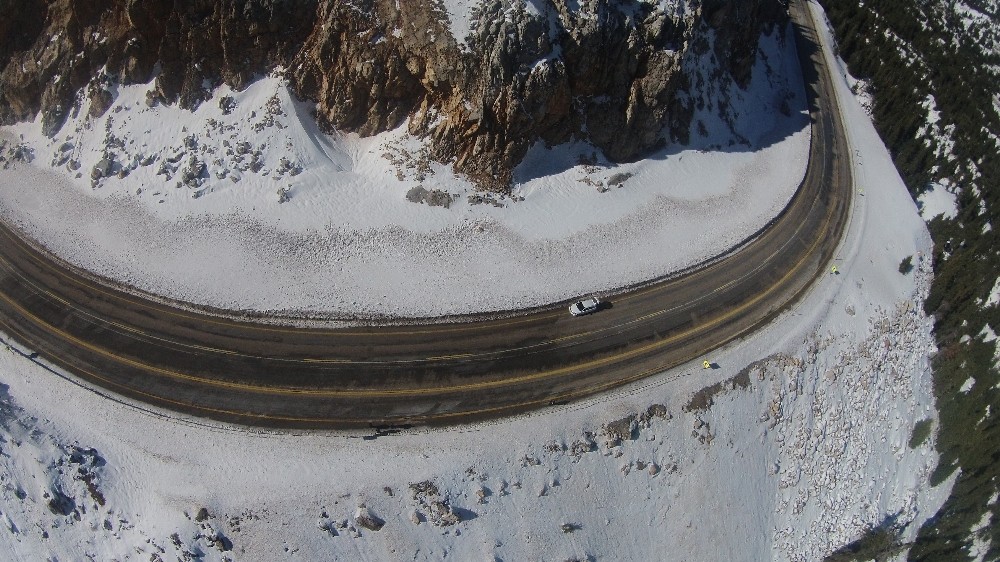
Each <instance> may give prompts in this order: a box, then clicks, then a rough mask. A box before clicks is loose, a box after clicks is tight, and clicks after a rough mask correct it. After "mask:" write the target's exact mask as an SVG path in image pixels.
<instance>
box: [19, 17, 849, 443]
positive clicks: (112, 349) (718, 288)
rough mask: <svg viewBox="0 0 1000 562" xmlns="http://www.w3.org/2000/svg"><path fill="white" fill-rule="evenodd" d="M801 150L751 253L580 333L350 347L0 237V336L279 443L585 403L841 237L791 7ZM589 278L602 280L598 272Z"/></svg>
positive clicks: (720, 332)
mask: <svg viewBox="0 0 1000 562" xmlns="http://www.w3.org/2000/svg"><path fill="white" fill-rule="evenodd" d="M791 9H792V12H793V20H794V21H795V22H796V30H797V32H796V35H797V41H798V43H799V51H800V59H801V61H802V67H803V74H804V77H805V80H806V85H807V88H806V89H807V90H808V98H809V105H810V114H811V117H812V143H811V148H810V159H809V164H808V169H807V171H806V175H805V178H804V180H803V183H802V185H801V186H800V188H799V190H798V191H797V193H796V195H795V196H794V198H793V199H792V201H791V202H790V203H789V205H788V207H787V208H786V209H785V210H784V211H783V212H782V214H781V215H779V216H778V217H776V218H775V220H774V221H772V222H771V224H769V225H768V226H767V227H766V228H765V229H764V230H762V231H761V232H759V233H758V234H757V235H756V236H755V237H754V238H753V239H752V240H750V241H748V242H747V243H745V244H744V245H742V246H741V247H740V248H739V249H737V250H734V251H733V252H731V253H730V254H729V255H727V256H723V257H721V258H719V259H716V260H713V261H712V262H711V263H708V264H705V265H704V266H703V267H700V268H697V269H695V270H693V271H689V272H686V273H685V274H683V275H680V276H677V277H675V278H671V279H667V280H664V281H661V282H658V283H655V284H651V285H649V286H646V287H643V288H640V289H636V290H632V291H630V292H626V293H624V294H621V295H617V296H615V297H614V298H613V306H611V307H610V308H607V309H605V310H602V311H600V312H598V313H596V314H593V315H590V316H586V317H580V318H573V317H571V316H570V315H569V314H568V313H567V311H566V308H565V304H562V303H560V304H558V305H553V307H551V308H549V309H545V310H540V311H534V312H531V313H529V314H526V315H521V316H513V317H511V318H506V319H493V320H483V319H480V318H465V319H461V318H460V319H457V321H454V320H455V319H449V322H448V323H441V322H439V323H433V322H425V323H418V322H413V323H407V324H406V325H394V326H368V327H359V328H345V329H318V328H296V327H287V326H276V325H269V324H263V323H255V322H249V321H240V320H236V319H231V318H228V317H226V316H223V315H215V314H211V313H210V311H205V312H199V311H192V310H191V309H190V308H181V307H176V306H171V305H169V304H166V303H164V302H163V301H162V300H161V299H155V298H152V297H148V298H147V297H144V296H142V295H141V294H140V293H138V292H136V291H125V290H122V289H121V288H118V287H116V286H115V285H114V284H113V283H110V282H105V281H102V280H99V279H96V278H95V277H94V276H92V275H90V274H87V273H86V272H83V271H80V270H78V269H76V268H74V267H73V266H71V265H69V264H67V263H65V262H63V261H62V260H60V259H58V258H57V257H55V256H53V255H51V254H49V253H47V252H46V251H44V250H43V249H40V248H39V247H37V245H35V244H32V243H30V241H27V240H25V239H24V238H23V237H22V235H21V234H20V233H18V232H16V231H15V230H14V229H12V228H11V227H9V226H8V225H5V224H0V329H2V330H3V331H5V332H6V333H8V334H10V335H11V336H12V337H13V338H14V339H16V340H17V341H19V342H21V343H22V344H23V345H25V346H27V347H28V348H30V349H33V350H36V351H37V352H38V354H39V355H40V356H41V357H42V358H44V359H45V360H46V361H47V362H49V363H51V364H52V365H55V366H57V367H59V368H61V369H63V370H65V371H67V372H69V373H71V374H73V375H75V376H77V377H79V378H81V379H84V380H85V381H88V382H89V383H92V384H94V385H98V386H100V387H104V388H106V389H108V390H111V391H113V392H115V393H118V394H121V395H124V396H126V397H129V398H133V399H137V400H140V401H144V402H148V403H151V404H154V405H157V406H161V407H164V408H168V409H172V410H176V411H180V412H185V413H189V414H193V415H196V416H202V417H209V418H214V419H217V420H222V421H226V422H235V423H239V424H245V425H253V426H273V427H301V428H328V427H365V426H373V425H374V426H387V425H401V424H447V423H459V422H464V421H468V420H473V419H483V418H489V417H497V416H502V415H507V414H510V413H514V412H519V411H525V410H529V409H532V408H536V407H539V406H542V405H545V404H549V403H552V402H553V401H556V402H559V401H565V400H571V399H574V398H578V397H582V396H586V395H591V394H594V393H597V392H601V391H603V390H606V389H609V388H613V387H615V386H619V385H622V384H625V383H628V382H631V381H636V380H638V379H641V378H643V377H646V376H648V375H651V374H654V373H659V372H662V371H665V370H667V369H669V368H671V367H674V366H677V365H680V364H682V363H684V362H687V361H690V360H691V359H693V358H696V357H699V356H701V355H702V354H704V353H705V352H707V351H709V350H711V349H714V348H716V347H718V346H720V345H722V344H724V343H726V342H729V341H732V340H733V339H735V338H739V337H742V336H745V335H747V334H749V333H751V332H752V331H754V330H756V329H758V328H760V327H761V326H763V325H764V324H766V323H767V322H769V321H770V320H772V319H773V318H774V317H775V316H776V315H777V314H778V313H779V312H781V311H782V310H784V309H785V308H787V307H788V306H789V305H790V304H792V303H793V302H795V301H796V300H797V299H798V297H799V296H801V295H802V294H803V292H804V291H805V290H806V289H807V288H808V287H809V285H810V284H811V283H812V282H813V281H814V280H815V279H816V278H817V277H818V276H820V275H823V274H825V272H826V266H827V264H828V262H829V261H830V260H831V258H832V256H833V253H834V251H835V249H836V247H837V245H838V243H839V241H840V238H841V235H842V234H843V231H844V229H845V225H846V223H847V217H848V214H849V205H850V200H851V199H850V198H851V192H852V190H853V188H852V178H851V167H850V161H849V159H850V156H849V154H850V153H849V150H848V148H849V147H848V146H847V143H846V140H845V136H844V132H843V128H842V124H841V121H840V115H839V112H838V110H837V102H836V98H835V94H834V89H833V87H832V84H831V79H830V76H829V72H828V70H827V68H826V62H825V61H824V60H823V56H822V54H821V50H820V49H819V48H818V41H817V39H816V37H815V31H814V30H813V28H812V23H811V22H812V20H811V18H810V17H809V16H808V14H807V12H806V10H807V8H806V7H805V6H804V5H803V3H802V2H801V1H794V2H792V8H791ZM595 267H600V264H599V263H598V264H595Z"/></svg>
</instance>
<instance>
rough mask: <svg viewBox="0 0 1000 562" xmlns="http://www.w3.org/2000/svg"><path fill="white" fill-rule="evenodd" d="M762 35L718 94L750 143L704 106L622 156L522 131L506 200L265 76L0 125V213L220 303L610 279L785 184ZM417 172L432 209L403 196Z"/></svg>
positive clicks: (535, 297) (798, 164)
mask: <svg viewBox="0 0 1000 562" xmlns="http://www.w3.org/2000/svg"><path fill="white" fill-rule="evenodd" d="M790 37H791V35H790V34H789V38H790ZM761 47H762V56H761V57H760V61H759V62H758V65H757V67H756V69H755V78H754V80H753V83H752V86H751V87H750V88H749V89H748V90H747V91H746V92H743V91H739V90H735V91H734V92H732V94H731V95H732V103H733V107H734V109H733V115H734V116H735V118H734V119H733V128H734V129H735V135H739V137H742V138H745V139H746V140H748V141H749V142H750V143H751V146H747V145H743V144H730V140H729V139H731V138H734V136H735V135H734V132H732V131H729V130H728V126H727V125H726V124H725V123H723V122H722V120H721V119H720V118H719V117H718V116H716V115H714V114H713V112H712V111H711V109H710V108H706V109H704V110H701V111H699V112H698V113H697V114H696V116H695V119H696V123H698V122H700V123H701V124H702V126H700V127H698V126H696V127H694V128H695V129H696V131H694V133H693V135H694V140H693V142H692V143H691V145H690V146H688V147H686V148H683V149H680V148H676V147H675V148H671V149H667V150H663V151H661V152H659V153H656V154H653V155H652V156H651V157H650V158H648V159H645V160H642V161H639V162H636V163H632V164H623V165H617V166H613V165H610V164H609V163H608V162H607V161H606V160H604V159H603V157H602V156H601V154H600V152H599V151H596V150H595V149H594V148H593V147H591V146H589V145H585V144H583V143H571V144H568V145H563V146H558V147H551V148H548V147H544V146H536V147H534V148H532V149H531V151H530V152H529V154H528V156H527V157H526V159H525V161H524V163H523V164H522V165H521V166H520V167H519V168H518V169H517V170H515V180H516V185H515V186H514V188H513V193H512V196H509V197H492V196H482V195H478V194H477V193H476V192H475V191H474V189H473V187H472V186H471V185H470V184H469V183H468V182H467V181H466V180H465V179H464V178H461V177H456V176H455V175H454V174H453V173H452V171H451V169H450V167H448V166H445V165H440V164H435V163H431V162H427V161H426V158H425V157H423V156H422V154H425V153H424V152H422V151H423V145H422V144H421V142H420V141H419V139H414V138H411V137H409V136H408V135H407V134H406V131H405V128H401V129H400V130H397V131H393V132H389V133H385V134H382V135H379V136H377V137H374V138H365V139H362V138H357V137H356V136H354V135H347V134H336V135H332V136H329V135H324V134H322V133H321V132H320V131H319V130H318V129H317V128H316V126H315V124H314V123H313V120H312V117H311V116H310V114H309V112H310V110H311V107H310V106H309V105H308V104H305V103H300V102H298V101H295V100H294V99H293V98H292V97H291V96H290V94H289V91H288V89H287V88H286V87H285V85H284V82H283V80H282V79H281V78H280V77H278V76H270V77H267V78H263V79H261V80H259V81H257V82H256V83H254V84H253V85H252V86H250V87H249V88H247V90H245V91H243V92H232V91H229V90H228V89H227V88H225V87H223V88H220V89H219V90H218V91H217V92H216V97H215V98H214V99H213V100H211V101H208V102H206V103H204V104H202V105H201V106H200V107H199V108H198V109H197V110H196V111H194V112H187V111H183V110H179V109H177V108H176V107H162V106H156V107H147V105H146V102H145V99H146V96H145V92H146V90H147V89H148V87H147V86H143V85H139V86H127V87H117V88H116V93H117V98H116V101H115V103H114V105H113V106H112V107H111V109H110V110H109V111H108V112H107V113H106V114H105V115H104V116H102V117H100V118H97V119H93V118H89V117H87V112H88V109H89V105H88V102H87V101H86V100H82V101H81V104H82V105H81V108H80V111H79V113H78V115H77V116H76V117H75V118H73V119H71V120H70V121H69V122H68V123H67V124H66V126H65V127H64V128H63V129H62V131H61V132H60V133H59V134H58V135H56V137H55V138H53V139H47V138H45V137H44V136H42V135H41V132H40V125H39V123H27V124H23V125H19V126H16V127H10V128H6V129H5V130H4V131H3V132H4V133H6V134H7V135H8V142H9V145H11V146H13V145H14V144H16V143H19V142H21V140H20V135H23V138H24V142H25V143H26V144H27V145H28V146H30V147H31V148H32V149H33V150H34V155H35V159H34V162H33V165H32V166H26V165H17V166H13V167H11V168H9V169H7V170H3V171H2V172H0V213H2V216H3V217H4V218H5V219H6V220H8V221H9V222H13V223H16V224H18V225H20V226H21V228H23V229H24V230H25V231H26V232H28V234H29V235H30V236H32V237H33V238H35V239H36V240H38V241H39V242H41V243H42V244H44V245H45V246H47V247H48V248H50V249H51V250H52V251H53V252H55V253H56V254H58V255H59V256H61V257H63V258H65V259H67V260H69V261H70V262H72V263H75V264H77V265H79V266H82V267H84V268H86V269H89V270H91V271H94V272H96V273H98V274H100V275H102V276H104V277H107V278H111V279H118V280H121V281H124V282H126V283H127V284H130V285H133V286H135V287H137V288H139V289H143V290H145V291H148V292H152V293H156V294H161V295H165V296H168V297H172V298H175V299H178V300H183V301H188V302H193V303H197V304H205V305H211V306H215V307H220V308H230V309H252V310H264V311H280V312H284V313H295V312H299V311H308V312H310V313H326V314H328V315H329V316H334V317H341V318H353V317H357V316H361V317H365V316H386V315H393V316H399V315H402V316H439V315H448V314H456V313H467V312H480V311H490V310H511V309H517V308H524V307H530V306H538V305H543V304H548V303H553V302H557V301H560V300H565V299H570V298H573V297H576V296H578V295H581V294H587V293H594V292H597V293H600V292H607V291H613V290H614V289H617V288H620V287H624V286H627V285H632V284H636V283H641V282H645V281H648V280H650V279H653V278H657V277H661V276H664V275H668V274H670V273H671V272H675V271H678V270H680V269H683V268H685V267H688V266H691V265H693V264H695V263H699V262H701V261H703V260H705V259H706V258H708V257H711V256H714V255H717V254H719V253H721V252H725V251H726V250H728V249H730V248H732V247H733V246H735V245H737V244H738V243H740V242H741V241H743V240H744V239H745V238H746V237H747V236H749V235H750V234H751V233H753V232H755V231H757V230H758V229H759V228H761V227H762V226H763V225H764V224H766V223H767V222H768V221H769V220H770V219H771V218H772V217H774V216H775V215H776V214H777V213H778V212H779V211H780V210H781V209H782V208H784V206H785V205H786V204H787V202H788V200H789V199H790V197H791V196H792V194H793V193H794V191H795V189H796V187H797V186H798V183H799V182H800V180H801V178H802V175H803V173H804V170H805V163H806V160H807V158H808V149H809V129H808V120H807V118H806V115H805V113H804V108H805V101H804V93H803V91H802V88H801V78H800V73H799V70H798V65H797V62H796V58H795V55H794V45H793V41H790V40H789V41H785V42H781V41H779V40H778V38H777V35H776V36H775V37H771V38H766V39H765V40H764V41H762V44H761ZM692 64H694V63H692ZM715 88H716V89H724V87H722V86H719V85H716V86H715ZM723 93H725V92H719V93H718V94H719V95H721V94H723ZM786 102H787V106H786V105H785V104H786ZM782 107H786V108H789V109H790V115H787V116H785V115H782V113H781V111H780V110H781V108H782ZM761 116H767V118H766V119H762V118H761ZM699 132H704V133H705V134H704V135H700V134H699ZM630 174H631V176H629V175H630ZM77 176H78V177H77ZM616 176H617V178H618V179H619V180H620V183H618V182H615V181H613V180H614V178H615V177H616ZM611 183H615V184H616V185H610V184H611ZM417 186H422V187H424V188H425V189H428V190H435V189H436V190H441V191H443V192H447V193H448V194H450V195H452V196H453V198H452V199H450V206H449V207H448V208H445V207H430V206H428V205H426V204H423V203H413V202H411V201H409V200H408V199H407V197H406V195H407V193H408V192H409V191H410V190H411V189H412V188H415V187H417ZM281 193H284V196H285V197H287V201H285V202H283V203H279V199H280V198H281ZM470 198H471V199H470ZM446 199H447V198H446ZM477 202H478V203H477ZM233 279H239V280H240V282H239V283H238V284H234V283H232V282H231V281H232V280H233Z"/></svg>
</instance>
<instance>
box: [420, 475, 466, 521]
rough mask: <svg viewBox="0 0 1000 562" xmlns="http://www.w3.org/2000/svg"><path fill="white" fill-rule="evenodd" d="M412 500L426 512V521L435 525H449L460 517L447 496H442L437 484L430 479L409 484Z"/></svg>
mask: <svg viewBox="0 0 1000 562" xmlns="http://www.w3.org/2000/svg"><path fill="white" fill-rule="evenodd" d="M410 493H411V496H412V498H413V501H415V502H417V504H418V505H419V507H420V508H422V509H423V510H424V511H425V512H426V513H427V516H426V518H427V521H429V522H430V524H431V525H434V526H435V527H450V526H452V525H455V524H456V523H458V522H459V521H461V518H460V517H459V515H458V514H457V513H455V510H454V509H452V507H451V504H450V503H449V501H448V498H445V497H442V496H441V493H440V491H439V490H438V487H437V485H435V484H434V483H433V482H431V481H430V480H425V481H423V482H417V483H416V484H410Z"/></svg>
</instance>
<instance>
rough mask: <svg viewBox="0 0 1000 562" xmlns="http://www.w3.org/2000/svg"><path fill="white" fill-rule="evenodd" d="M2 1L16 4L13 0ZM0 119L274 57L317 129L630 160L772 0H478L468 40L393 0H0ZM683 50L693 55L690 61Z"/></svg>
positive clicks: (480, 171)
mask: <svg viewBox="0 0 1000 562" xmlns="http://www.w3.org/2000/svg"><path fill="white" fill-rule="evenodd" d="M15 4H16V6H15ZM0 10H2V12H3V13H6V14H14V15H13V17H5V18H3V21H0V68H2V70H0V122H3V123H10V122H14V121H18V120H25V119H31V118H33V117H34V116H35V115H37V114H38V113H39V112H41V114H42V120H43V126H44V130H45V132H46V134H50V135H52V134H55V133H56V132H57V131H58V130H59V128H60V127H61V126H62V124H63V122H64V121H65V119H66V117H67V116H68V115H70V114H71V113H73V112H77V111H79V110H80V108H81V107H82V105H83V101H84V99H85V98H86V99H89V101H90V103H89V104H88V107H89V108H90V109H89V111H90V112H91V114H92V115H100V114H101V113H103V112H104V111H106V110H107V108H108V107H110V106H111V105H112V103H113V100H114V95H115V88H116V86H117V85H118V84H133V83H150V82H151V87H150V90H149V93H148V96H147V103H150V104H156V103H178V104H180V105H181V106H183V107H187V108H193V107H196V106H197V105H198V104H200V103H201V102H203V101H205V100H206V99H208V98H209V97H210V95H211V92H212V90H213V89H214V88H215V87H217V86H219V85H220V84H222V83H225V84H228V85H230V86H232V87H234V88H236V89H240V88H242V87H244V86H246V85H247V84H248V83H250V82H251V81H252V80H253V79H254V77H255V76H257V75H261V74H263V73H265V72H267V71H270V70H272V69H274V68H276V67H281V68H284V69H285V73H286V76H287V77H288V79H289V83H290V86H291V88H292V89H293V90H294V93H295V94H296V95H297V96H299V97H300V98H303V99H308V100H312V101H315V102H316V118H317V119H318V120H319V121H320V123H321V124H322V125H324V126H326V127H328V128H330V129H334V128H335V129H338V130H342V131H355V132H357V133H359V134H361V135H372V134H376V133H379V132H382V131H386V130H389V129H392V128H395V127H398V126H400V125H402V124H404V123H405V124H407V125H408V127H409V130H410V132H411V133H413V134H417V135H420V136H424V137H426V138H427V139H429V154H430V157H431V158H433V159H435V160H438V161H442V162H451V163H453V164H454V167H455V169H456V171H459V172H463V173H465V174H467V175H468V176H469V177H470V178H471V179H473V181H475V182H477V184H478V185H480V186H481V187H483V188H486V189H491V190H501V191H502V190H504V189H506V187H507V186H508V184H509V182H510V180H511V174H512V170H513V169H514V167H515V166H516V165H517V164H518V163H519V162H520V161H521V159H522V158H523V157H524V155H525V154H526V152H527V150H528V148H529V147H530V146H531V145H532V144H533V143H535V142H538V141H542V142H545V143H547V144H558V143H562V142H566V141H569V140H571V139H574V138H575V139H580V140H585V141H588V142H590V143H592V144H594V145H595V146H596V147H598V148H599V149H601V150H602V151H603V152H604V154H605V155H606V156H607V157H608V158H609V159H611V160H616V161H628V160H632V159H636V158H639V157H641V156H642V155H643V154H645V153H646V152H648V151H649V150H650V149H652V148H655V147H657V146H659V145H662V144H664V143H669V142H684V141H686V140H687V138H688V135H689V128H690V126H691V116H692V113H693V111H694V108H695V107H696V106H697V103H698V99H699V92H698V91H696V88H698V85H697V84H693V83H692V80H691V76H690V73H691V66H692V65H694V64H704V63H705V62H706V61H707V64H710V65H712V68H711V69H709V74H711V75H712V76H713V77H715V78H717V79H718V80H730V81H732V82H733V83H735V84H738V85H745V84H746V83H747V82H748V81H749V78H750V72H751V69H752V67H753V63H754V62H755V59H756V52H757V40H758V38H759V37H760V36H761V34H762V33H765V32H768V31H770V30H771V29H773V27H774V26H775V25H781V24H783V22H784V21H786V17H787V16H786V9H785V7H784V3H783V2H782V0H743V1H736V0H703V1H695V0H674V1H663V2H635V1H624V0H623V1H618V2H614V1H612V2H605V1H593V0H591V1H585V0H581V1H580V2H562V1H559V0H549V1H547V2H545V3H544V5H543V3H542V2H532V3H531V6H528V5H526V4H525V3H524V1H523V0H482V1H481V2H479V3H478V4H477V5H476V7H475V8H474V13H473V14H471V16H472V17H471V22H472V23H471V32H470V34H469V35H468V36H467V37H463V38H455V37H453V36H452V34H451V31H450V28H449V21H448V15H447V13H445V12H444V11H443V6H442V4H440V3H437V2H397V1H396V0H358V1H356V2H338V1H333V0H217V1H214V2H209V1H199V2H174V1H172V0H88V1H86V2H85V1H82V0H50V1H48V2H46V1H42V0H17V1H16V2H15V1H14V0H0ZM693 61H694V62H693Z"/></svg>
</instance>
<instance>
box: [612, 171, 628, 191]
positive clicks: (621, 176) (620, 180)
mask: <svg viewBox="0 0 1000 562" xmlns="http://www.w3.org/2000/svg"><path fill="white" fill-rule="evenodd" d="M632 175H633V174H632V172H623V173H618V174H615V175H613V176H611V177H610V178H608V187H621V186H622V185H623V184H624V183H625V181H626V180H628V179H629V178H631V177H632Z"/></svg>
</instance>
